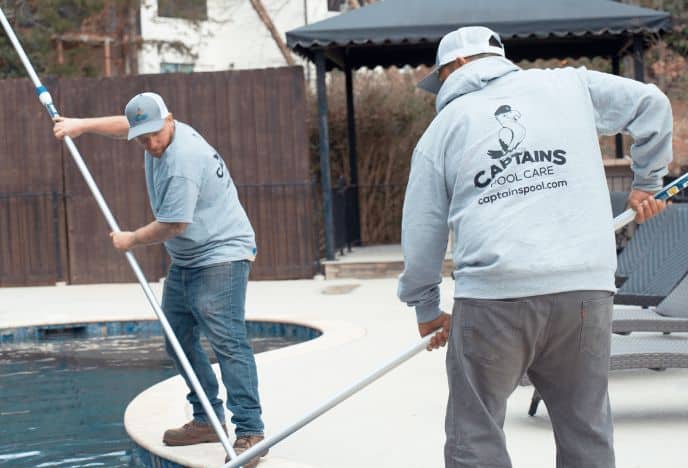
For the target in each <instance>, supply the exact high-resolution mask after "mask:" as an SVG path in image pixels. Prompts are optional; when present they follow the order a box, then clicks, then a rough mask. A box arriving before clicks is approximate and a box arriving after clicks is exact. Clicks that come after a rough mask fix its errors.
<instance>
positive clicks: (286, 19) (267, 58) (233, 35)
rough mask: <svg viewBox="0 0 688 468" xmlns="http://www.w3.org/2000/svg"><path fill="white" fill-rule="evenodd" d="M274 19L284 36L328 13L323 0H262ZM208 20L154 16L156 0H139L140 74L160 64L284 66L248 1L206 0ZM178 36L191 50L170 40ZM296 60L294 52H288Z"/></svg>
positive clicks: (219, 67)
mask: <svg viewBox="0 0 688 468" xmlns="http://www.w3.org/2000/svg"><path fill="white" fill-rule="evenodd" d="M262 1H263V5H264V6H265V9H266V10H267V11H268V13H269V14H270V17H271V18H272V21H273V22H274V24H275V26H276V28H277V29H278V31H279V32H280V34H281V36H282V38H283V40H285V41H286V37H285V33H286V32H287V31H289V30H291V29H294V28H297V27H299V26H303V25H304V24H305V17H304V9H305V8H304V7H306V8H307V13H308V22H309V23H313V22H316V21H319V20H321V19H324V18H327V17H330V16H332V15H334V14H337V13H333V12H328V11H327V0H262ZM207 2H208V3H207V8H208V19H207V20H206V21H188V20H184V19H178V18H166V17H158V16H157V14H158V2H157V0H143V1H142V2H141V37H142V39H143V46H142V48H141V52H140V55H139V72H140V73H160V64H161V63H162V62H168V63H193V64H194V71H217V70H227V69H231V68H237V69H239V68H265V67H277V66H283V65H286V62H285V60H284V57H283V56H282V54H281V52H280V51H279V49H278V47H277V45H276V44H275V41H274V40H273V38H272V36H271V35H270V32H269V31H268V29H267V28H266V27H265V25H264V24H263V22H262V21H261V20H260V18H259V17H258V14H257V13H256V11H255V10H254V9H253V6H252V5H251V3H250V2H249V0H207ZM172 41H180V42H182V43H184V45H185V46H187V47H188V48H189V49H190V53H184V52H183V51H181V50H180V49H179V48H175V47H171V46H170V45H169V43H170V42H172ZM292 55H293V56H294V58H295V60H296V61H297V62H298V63H301V61H300V59H299V57H298V56H296V55H295V54H292Z"/></svg>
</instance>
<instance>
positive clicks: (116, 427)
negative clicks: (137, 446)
mask: <svg viewBox="0 0 688 468" xmlns="http://www.w3.org/2000/svg"><path fill="white" fill-rule="evenodd" d="M247 329H248V332H249V337H250V338H251V344H252V346H253V349H254V352H256V353H259V352H264V351H268V350H271V349H277V348H281V347H284V346H289V345H292V344H296V343H299V342H302V341H306V340H309V339H312V338H315V337H317V336H319V335H320V332H319V331H317V330H314V329H312V328H308V327H304V326H300V325H292V324H284V323H272V322H247ZM206 346H207V343H206ZM209 354H210V355H211V356H212V353H209ZM176 373H177V372H176V370H175V369H174V367H173V365H172V362H171V361H170V360H169V358H168V357H167V355H166V353H165V350H164V340H163V338H162V336H161V330H160V325H159V323H158V322H148V321H141V322H108V323H96V324H75V325H67V326H65V325H59V326H43V327H25V328H20V329H11V330H0V465H3V466H12V467H41V468H43V467H46V468H47V467H97V466H105V467H131V466H137V465H136V461H135V457H133V456H132V447H133V444H132V442H131V441H130V440H129V438H128V437H127V435H126V432H125V430H124V424H123V414H124V410H125V408H126V406H127V404H128V403H129V401H130V400H131V399H132V398H134V397H135V396H136V395H137V394H138V393H140V392H141V391H143V390H145V389H146V388H148V387H150V386H151V385H153V384H155V383H157V382H159V381H161V380H164V379H166V378H168V377H171V376H173V375H175V374H176Z"/></svg>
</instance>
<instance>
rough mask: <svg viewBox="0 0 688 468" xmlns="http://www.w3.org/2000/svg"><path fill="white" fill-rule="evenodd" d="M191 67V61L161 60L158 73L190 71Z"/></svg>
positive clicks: (191, 70) (192, 67)
mask: <svg viewBox="0 0 688 468" xmlns="http://www.w3.org/2000/svg"><path fill="white" fill-rule="evenodd" d="M193 69H194V66H193V63H169V62H162V63H161V64H160V73H191V72H193Z"/></svg>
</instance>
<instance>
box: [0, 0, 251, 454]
mask: <svg viewBox="0 0 688 468" xmlns="http://www.w3.org/2000/svg"><path fill="white" fill-rule="evenodd" d="M0 23H2V27H3V28H4V30H5V33H7V37H8V38H9V39H10V42H12V45H13V46H14V49H15V50H16V51H17V54H18V55H19V58H20V59H21V61H22V63H23V64H24V68H25V69H26V72H27V73H28V75H29V77H30V78H31V81H32V82H33V84H34V86H35V87H36V94H37V95H38V98H39V100H40V101H41V104H43V106H45V108H46V110H47V111H48V114H49V115H50V117H51V118H55V117H58V116H59V113H58V112H57V109H56V108H55V105H54V104H53V100H52V97H51V96H50V93H49V92H48V89H47V88H46V87H45V86H43V85H42V84H41V81H40V79H39V78H38V75H37V74H36V71H35V70H34V68H33V65H31V61H30V60H29V58H28V57H27V55H26V52H24V48H23V47H22V45H21V43H20V42H19V39H17V36H16V35H15V34H14V30H13V29H12V26H11V25H10V23H9V21H7V17H6V16H5V13H4V12H3V11H2V8H0ZM64 141H65V144H66V145H67V148H68V149H69V152H70V154H71V155H72V159H74V162H75V163H76V165H77V167H78V168H79V171H81V175H82V176H83V177H84V179H85V181H86V183H87V184H88V188H89V189H90V190H91V193H92V194H93V197H94V198H95V199H96V202H97V203H98V206H99V207H100V210H101V211H102V213H103V215H104V216H105V219H106V221H107V223H108V226H109V227H110V229H111V230H112V231H113V232H119V231H120V229H119V226H118V225H117V222H116V221H115V218H114V216H113V215H112V212H111V211H110V208H109V207H108V205H107V203H106V202H105V199H104V198H103V195H102V194H101V193H100V189H99V188H98V185H97V184H96V182H95V180H93V177H92V176H91V173H90V171H89V170H88V167H87V166H86V163H84V160H83V158H82V157H81V154H80V153H79V150H78V149H77V147H76V145H75V144H74V141H73V140H72V139H71V138H70V137H68V136H67V137H65V139H64ZM125 255H126V257H127V261H128V262H129V265H130V266H131V269H132V270H133V271H134V274H135V275H136V279H137V280H138V282H139V284H140V285H141V288H142V289H143V292H144V294H145V295H146V298H147V299H148V302H149V303H150V305H151V307H152V308H153V311H154V312H155V315H156V316H157V317H158V320H160V324H161V325H162V329H163V331H164V332H165V335H166V336H167V339H168V340H169V341H170V344H171V345H172V348H173V349H174V352H175V353H176V354H177V357H178V358H179V362H180V363H181V365H182V367H183V368H184V372H186V375H187V377H188V378H189V381H190V382H191V386H192V387H193V389H194V391H195V392H196V394H197V395H198V398H199V399H200V400H201V404H202V405H203V409H204V410H205V412H206V415H207V416H208V419H209V420H210V423H211V425H212V426H213V429H214V430H215V432H216V433H217V435H218V437H219V438H220V442H221V443H222V445H223V447H224V448H225V451H226V452H227V454H228V455H229V456H230V458H231V459H235V458H236V452H234V449H233V448H232V445H231V444H230V443H229V439H228V437H227V434H225V431H224V430H223V429H222V424H221V423H220V420H219V419H218V417H217V415H216V414H215V411H214V410H213V407H212V405H211V404H210V401H209V400H208V396H207V395H206V394H205V391H204V390H203V387H201V383H200V382H199V381H198V377H196V373H195V372H194V371H193V368H192V367H191V364H190V363H189V360H188V359H187V357H186V354H184V350H183V349H182V347H181V345H180V344H179V340H177V337H176V336H175V334H174V331H173V330H172V327H171V326H170V324H169V322H168V321H167V318H165V314H164V313H163V311H162V309H161V308H160V304H159V303H158V300H157V299H156V298H155V295H154V294H153V291H152V290H151V288H150V286H149V285H148V282H147V281H146V277H145V276H144V274H143V272H142V271H141V268H140V267H139V264H138V262H137V261H136V258H134V254H132V253H131V252H126V253H125ZM236 466H239V465H236Z"/></svg>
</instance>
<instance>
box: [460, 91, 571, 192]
mask: <svg viewBox="0 0 688 468" xmlns="http://www.w3.org/2000/svg"><path fill="white" fill-rule="evenodd" d="M494 117H495V119H497V122H499V125H500V126H501V127H502V128H500V129H499V133H498V135H497V139H498V141H499V149H488V150H487V156H489V157H490V159H491V160H492V161H491V163H490V167H489V168H485V169H484V170H481V171H478V173H477V174H475V177H474V178H473V185H475V187H476V188H485V187H487V186H488V185H493V186H494V185H495V184H496V185H505V184H511V183H514V182H519V181H521V180H524V179H529V178H533V177H543V176H546V175H553V170H554V166H551V165H550V163H551V164H554V165H557V166H561V165H564V164H566V151H565V150H563V149H531V148H524V145H523V140H525V138H526V128H525V127H524V126H523V125H521V124H520V123H519V120H520V119H521V117H522V116H521V113H520V112H519V111H517V110H516V109H514V108H513V107H511V106H510V105H508V104H503V105H501V106H499V107H498V108H497V110H496V111H495V113H494ZM524 165H530V166H532V165H538V166H542V167H539V168H537V169H525V168H523V169H514V168H516V167H518V166H524ZM509 166H512V167H511V168H510V169H509V171H507V172H504V171H505V170H506V169H507V167H509Z"/></svg>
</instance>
